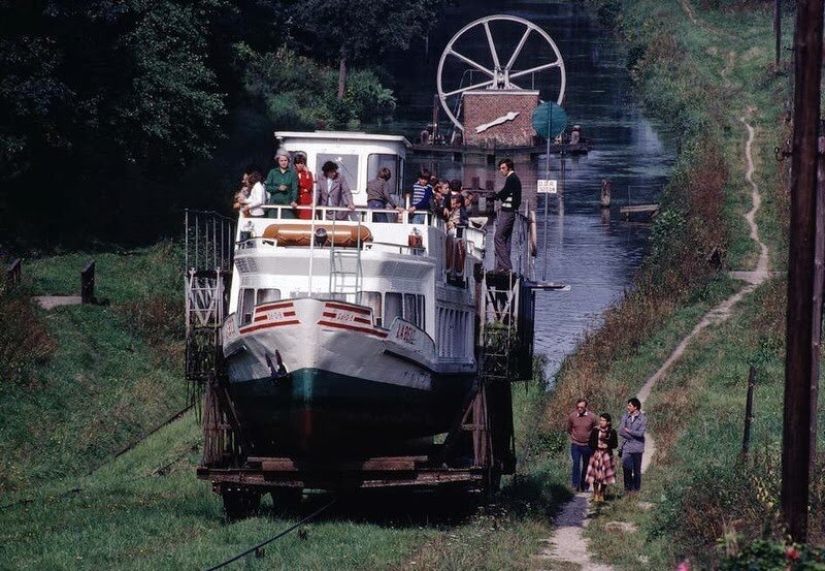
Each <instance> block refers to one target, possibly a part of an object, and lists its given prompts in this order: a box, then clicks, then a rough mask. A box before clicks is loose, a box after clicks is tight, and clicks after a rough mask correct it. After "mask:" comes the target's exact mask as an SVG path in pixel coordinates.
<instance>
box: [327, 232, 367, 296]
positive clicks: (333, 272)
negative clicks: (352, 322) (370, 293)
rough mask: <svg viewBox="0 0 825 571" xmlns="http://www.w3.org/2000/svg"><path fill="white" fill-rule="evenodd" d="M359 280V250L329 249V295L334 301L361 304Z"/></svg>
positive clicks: (360, 272)
mask: <svg viewBox="0 0 825 571" xmlns="http://www.w3.org/2000/svg"><path fill="white" fill-rule="evenodd" d="M361 280H362V271H361V248H360V247H358V248H341V247H335V246H333V247H332V248H330V251H329V292H330V294H331V295H332V296H333V297H335V298H336V299H341V300H347V301H352V302H354V303H361Z"/></svg>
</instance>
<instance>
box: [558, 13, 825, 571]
mask: <svg viewBox="0 0 825 571" xmlns="http://www.w3.org/2000/svg"><path fill="white" fill-rule="evenodd" d="M593 4H594V6H596V8H597V10H598V11H599V13H600V14H601V15H602V16H603V17H604V18H605V20H606V21H607V20H609V21H610V22H611V23H612V25H614V26H616V28H617V29H618V31H619V32H620V33H621V34H622V35H623V37H624V39H625V43H626V45H627V50H628V63H629V66H630V69H631V71H632V74H633V76H634V78H635V79H636V81H637V85H638V86H639V88H640V92H641V94H642V96H643V99H644V102H645V105H646V109H647V112H648V113H649V114H652V115H657V116H660V117H662V118H666V119H667V120H668V122H669V123H670V124H671V125H672V127H673V130H674V131H676V132H680V133H682V138H681V141H680V148H681V152H680V156H679V159H678V163H677V166H676V168H675V171H674V173H673V176H672V178H671V182H670V184H669V186H668V188H667V189H666V192H665V194H664V196H663V197H662V207H663V210H662V213H661V215H660V217H659V218H658V219H657V221H656V223H655V224H654V228H653V233H652V234H653V238H652V240H653V242H652V251H653V253H652V256H651V258H650V260H648V263H647V264H646V267H645V268H644V270H643V271H642V272H641V273H640V275H639V276H638V279H637V283H636V289H635V290H634V291H633V292H631V293H630V294H629V295H628V296H627V297H626V298H625V299H624V300H623V301H622V302H621V303H619V304H618V305H617V306H616V307H615V308H613V309H612V310H611V311H610V312H609V314H608V317H607V319H606V322H605V326H604V327H603V328H602V329H601V330H599V331H598V332H596V333H595V334H593V335H592V336H590V337H589V338H588V339H586V340H585V341H584V343H583V344H582V346H581V347H580V349H579V351H578V352H577V353H576V355H574V356H573V357H572V358H571V359H569V360H568V361H567V362H566V363H565V365H564V368H563V372H562V374H561V375H560V380H559V383H558V389H557V390H556V393H555V395H554V398H553V400H552V401H551V403H550V404H549V406H548V409H547V412H546V417H547V429H548V431H550V432H551V433H558V432H559V431H560V430H561V429H562V427H561V425H560V419H563V418H564V413H565V412H566V411H567V410H568V409H569V408H570V406H571V403H572V402H573V401H574V400H575V399H576V398H578V397H580V396H584V397H586V398H588V399H589V400H590V401H591V403H592V404H593V406H594V408H595V409H596V410H606V411H610V412H612V413H616V412H619V411H621V410H622V405H623V404H624V402H625V401H626V399H627V398H628V397H630V396H633V395H634V394H635V393H636V391H638V389H639V388H640V387H641V386H642V384H643V383H644V382H645V380H646V379H647V378H648V377H649V375H650V374H651V373H653V372H654V371H655V370H656V369H657V368H658V367H659V366H660V365H661V363H662V362H663V361H664V359H665V358H666V357H667V356H668V355H669V354H670V353H671V351H672V350H673V349H674V348H675V346H676V344H677V343H678V341H679V340H680V339H681V338H682V337H684V336H685V335H686V334H687V333H688V332H689V331H691V329H692V328H693V326H694V325H695V324H696V323H697V322H698V320H699V318H700V317H701V316H702V315H704V314H705V313H706V312H707V310H708V309H709V308H711V307H713V306H715V305H716V304H717V303H718V302H719V301H721V300H722V299H725V298H726V297H728V296H729V295H730V294H731V293H732V292H733V291H735V290H736V289H738V288H741V287H742V286H743V285H744V284H742V283H736V282H734V281H733V280H731V279H730V278H728V277H726V272H727V271H728V270H742V269H753V267H754V266H755V262H756V258H757V255H758V252H757V250H756V248H755V245H754V243H753V242H752V241H751V240H750V239H749V238H748V232H747V227H746V225H745V222H744V214H745V213H746V212H747V211H748V210H749V209H750V208H751V206H752V202H751V188H750V185H749V184H748V183H747V181H746V179H745V169H746V164H745V152H744V151H745V141H746V139H747V136H748V131H747V129H746V123H747V124H749V125H751V126H753V128H754V130H755V139H754V146H753V153H754V163H755V169H756V170H755V173H754V175H753V179H754V182H755V183H756V184H757V185H758V187H759V190H760V195H761V198H762V206H761V209H760V210H759V212H758V214H757V217H756V221H757V223H758V225H759V230H760V237H761V240H762V241H763V242H764V243H766V244H767V245H768V247H769V249H770V252H771V257H770V264H771V269H772V270H776V271H778V272H780V275H782V271H783V270H784V268H785V264H786V262H785V260H786V259H787V243H788V241H787V229H788V205H789V193H788V187H787V181H788V176H787V169H788V167H789V165H788V164H787V163H782V162H777V161H776V160H775V158H774V152H773V149H774V147H782V146H783V144H784V141H785V140H786V139H787V137H788V134H789V129H790V126H789V125H788V123H787V120H788V119H789V116H788V113H787V111H786V110H787V109H788V108H789V107H788V105H789V90H788V86H789V83H790V77H789V73H790V64H789V61H788V60H787V57H788V52H786V51H785V52H783V57H784V58H785V59H784V60H783V61H782V62H781V63H780V65H779V66H775V65H774V59H773V58H774V51H773V45H774V44H773V42H774V36H773V32H772V13H771V8H772V4H771V5H770V6H769V5H768V4H765V3H761V2H760V3H758V2H736V3H730V2H689V1H688V0H681V1H677V0H633V1H630V0H627V1H625V0H610V1H598V0H597V1H595V2H593ZM789 22H791V23H789ZM792 22H793V17H792V16H789V15H788V14H786V16H785V26H786V28H785V33H784V36H783V45H785V46H787V45H789V44H790V42H791V37H792V29H791V28H792ZM786 288H787V284H786V282H785V280H784V278H783V277H779V278H776V279H773V280H770V281H768V282H766V283H764V284H763V285H762V286H760V287H759V288H758V289H757V290H756V291H755V292H753V293H752V294H751V295H749V296H748V297H746V298H745V300H743V301H742V302H741V303H740V304H738V305H737V306H736V307H735V309H734V316H733V317H732V318H731V319H730V320H728V321H726V322H724V323H722V324H719V325H716V326H713V327H710V328H708V329H706V330H705V331H703V332H702V333H701V334H700V335H699V337H698V338H697V339H696V340H695V342H694V343H692V344H691V345H690V347H689V348H688V351H687V352H686V353H685V355H684V356H683V357H682V358H681V359H680V360H679V361H678V362H677V364H676V365H675V366H674V367H673V368H672V369H671V370H670V371H669V372H668V373H667V374H666V375H665V377H664V378H663V379H662V380H661V381H660V383H659V384H658V386H657V387H655V388H654V390H653V394H652V395H651V397H650V399H649V400H648V402H647V403H646V407H645V408H646V411H647V413H648V415H649V417H650V427H651V431H652V432H653V434H655V436H656V442H657V447H658V452H657V454H656V456H655V458H653V463H652V466H651V469H650V470H649V473H648V474H647V475H646V477H645V484H644V486H643V488H644V490H643V494H642V499H643V500H644V501H645V502H646V503H645V504H643V507H640V504H639V503H638V502H635V501H634V502H630V501H626V500H623V501H617V502H614V503H612V504H610V505H609V506H608V507H607V508H605V509H604V510H602V511H601V512H600V513H599V515H598V517H596V518H595V519H594V520H593V524H592V525H591V526H589V527H588V532H587V533H588V535H589V536H590V537H591V538H592V539H593V540H594V541H593V542H592V543H591V545H592V546H593V548H594V549H595V550H596V552H597V554H598V557H599V558H600V559H602V560H604V561H607V562H611V563H613V564H614V565H615V566H616V567H617V568H627V569H630V568H633V569H656V570H659V569H668V568H670V569H672V568H675V565H676V563H677V562H678V561H680V560H682V559H684V558H687V559H690V560H691V561H692V562H693V564H694V568H698V569H713V568H719V567H720V566H723V565H728V564H730V561H731V560H733V559H736V558H737V557H742V558H746V556H745V555H744V551H746V547H747V546H748V545H752V544H754V542H755V541H757V540H761V539H769V540H775V541H779V542H781V541H782V539H783V537H784V531H783V529H782V526H781V519H780V517H779V511H778V510H779V472H780V462H781V438H782V437H781V434H782V416H783V409H782V403H783V389H784V351H785V346H784V334H785V307H786V298H785V292H786ZM750 367H754V368H755V371H756V379H757V388H756V397H755V405H754V406H755V409H754V410H755V414H756V417H755V420H754V423H753V426H752V432H751V438H752V444H751V450H752V452H751V454H750V455H749V456H748V457H746V458H742V457H740V450H741V446H742V435H743V426H744V423H745V418H744V416H745V397H746V390H747V382H748V374H749V369H750ZM820 410H822V406H821V405H820ZM822 421H823V417H822V414H821V413H820V421H819V422H820V425H821V423H822ZM821 450H822V446H821V445H820V452H819V459H818V463H817V466H818V467H817V470H816V473H815V477H814V481H813V482H812V493H811V498H810V509H811V512H810V520H809V522H810V530H809V541H810V543H811V545H814V546H817V545H818V546H820V547H821V546H823V544H825V528H823V519H825V517H823V516H825V514H823V503H822V500H823V491H825V477H824V476H823V469H822V466H823V460H822V451H821ZM563 454H564V453H563V452H560V453H559V458H560V460H563ZM616 520H619V521H627V522H631V523H632V524H633V526H632V527H630V528H626V527H625V528H617V527H616V526H610V525H608V523H609V522H613V521H616ZM780 554H781V552H780ZM780 559H782V558H781V557H780ZM726 561H727V563H726ZM784 564H785V563H784V562H782V565H783V566H782V567H781V568H783V569H784ZM741 568H745V567H741ZM759 568H769V567H759ZM770 568H773V567H770ZM777 568H780V567H777Z"/></svg>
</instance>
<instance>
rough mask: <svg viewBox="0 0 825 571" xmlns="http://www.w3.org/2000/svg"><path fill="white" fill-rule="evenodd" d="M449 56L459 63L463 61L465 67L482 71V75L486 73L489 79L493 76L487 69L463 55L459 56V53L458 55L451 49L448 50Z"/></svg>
mask: <svg viewBox="0 0 825 571" xmlns="http://www.w3.org/2000/svg"><path fill="white" fill-rule="evenodd" d="M450 55H453V56H455V57H457V58H458V59H460V60H461V61H463V62H464V63H466V64H467V65H471V66H473V67H474V68H476V69H477V70H478V71H483V72H484V73H486V74H487V75H489V76H490V77H493V76H494V75H495V74H494V73H493V72H492V71H490V70H489V69H487V68H486V67H484V66H483V65H481V64H480V63H476V62H475V61H473V60H471V59H470V58H468V57H467V56H465V55H463V54H460V53H458V52H457V51H455V50H453V49H451V50H450Z"/></svg>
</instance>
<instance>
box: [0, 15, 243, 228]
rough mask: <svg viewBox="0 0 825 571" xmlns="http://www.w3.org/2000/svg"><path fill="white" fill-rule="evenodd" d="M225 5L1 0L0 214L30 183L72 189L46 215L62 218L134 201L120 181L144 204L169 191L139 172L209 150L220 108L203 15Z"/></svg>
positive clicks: (165, 169)
mask: <svg viewBox="0 0 825 571" xmlns="http://www.w3.org/2000/svg"><path fill="white" fill-rule="evenodd" d="M227 7H228V3H227V1H226V0H88V1H87V2H74V1H73V0H50V1H49V0H40V1H33V2H4V3H0V22H2V23H0V182H2V183H4V184H2V185H0V210H13V209H16V208H17V209H21V210H22V211H23V212H25V211H26V209H25V208H24V207H23V205H24V203H25V200H23V199H21V198H19V197H21V196H23V197H27V198H28V200H31V191H32V189H34V188H38V189H39V188H44V187H45V188H49V189H50V190H51V192H53V193H54V194H55V195H56V196H58V197H62V196H72V197H73V201H72V203H71V204H67V203H66V202H62V203H61V204H60V208H59V212H58V211H57V210H56V211H55V212H54V213H55V214H58V213H59V214H61V215H62V216H61V217H62V218H67V217H68V216H67V215H73V216H78V217H84V216H85V217H87V218H89V217H91V218H94V217H95V215H98V214H100V211H99V209H100V208H101V207H102V206H98V207H95V206H94V205H101V204H102V205H108V206H109V207H110V208H111V207H112V206H113V205H115V204H118V203H119V202H120V201H121V200H123V199H125V198H127V197H131V198H134V197H135V195H132V194H130V191H129V187H131V188H132V189H134V188H140V189H141V190H142V194H141V195H140V196H142V197H144V198H146V202H147V203H148V204H151V203H152V198H153V194H155V193H157V194H162V193H163V192H166V191H167V189H164V188H162V185H148V184H145V181H146V179H147V178H148V179H150V180H152V179H154V180H158V179H161V180H164V179H167V178H170V177H169V175H170V174H172V173H174V172H175V171H176V170H177V171H180V170H181V167H185V166H186V165H189V164H191V163H192V162H193V161H197V160H200V159H203V158H205V157H208V156H209V154H210V152H211V151H212V149H213V147H214V145H215V142H216V141H217V140H218V139H219V137H220V133H221V129H220V128H219V125H220V121H221V118H222V117H223V116H224V115H225V113H226V110H225V104H224V97H225V96H224V95H223V94H222V93H221V90H220V88H219V85H218V83H217V81H216V76H215V73H214V72H213V70H212V68H211V66H210V59H209V57H210V51H209V48H210V44H209V42H210V38H211V37H212V29H213V27H214V22H213V19H214V18H215V17H216V16H217V15H219V14H220V13H221V11H222V10H224V9H225V8H227ZM124 181H130V183H129V184H125V183H124ZM78 205H80V206H78ZM47 208H48V205H44V206H43V207H42V208H41V209H40V210H39V212H38V214H39V217H40V219H41V220H42V218H44V217H45V216H44V215H46V214H48V212H47ZM67 209H68V212H67ZM75 209H76V211H73V210H75ZM129 212H134V207H133V206H132V205H130V209H129ZM17 214H18V213H17V212H15V215H17ZM110 214H111V213H107V216H108V218H114V220H115V222H114V224H115V226H117V225H118V224H119V222H118V221H117V218H118V217H117V216H115V217H112V216H110ZM0 216H2V217H3V218H4V219H8V218H11V216H9V217H8V218H7V217H6V216H4V215H3V213H2V212H0ZM97 218H98V219H102V218H103V217H100V216H98V217H97ZM74 223H75V224H76V223H77V222H76V220H75V221H74Z"/></svg>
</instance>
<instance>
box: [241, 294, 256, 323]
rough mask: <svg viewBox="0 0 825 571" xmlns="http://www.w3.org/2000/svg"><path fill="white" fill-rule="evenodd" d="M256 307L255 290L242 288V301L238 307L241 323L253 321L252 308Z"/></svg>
mask: <svg viewBox="0 0 825 571" xmlns="http://www.w3.org/2000/svg"><path fill="white" fill-rule="evenodd" d="M254 308H255V290H254V289H252V288H244V289H242V290H241V303H240V306H239V307H238V315H240V318H241V325H246V324H247V323H252V310H253V309H254Z"/></svg>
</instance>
